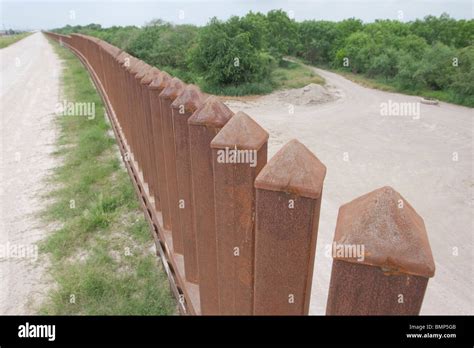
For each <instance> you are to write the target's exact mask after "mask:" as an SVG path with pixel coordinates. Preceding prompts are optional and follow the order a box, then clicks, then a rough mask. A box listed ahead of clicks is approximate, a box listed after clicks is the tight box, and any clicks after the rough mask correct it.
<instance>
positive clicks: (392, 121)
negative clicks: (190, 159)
mask: <svg viewBox="0 0 474 348" xmlns="http://www.w3.org/2000/svg"><path fill="white" fill-rule="evenodd" d="M315 70H316V71H317V73H318V74H320V75H321V76H323V77H324V78H325V79H326V82H327V84H328V85H329V90H331V91H333V92H335V93H336V94H337V96H338V97H339V98H338V99H337V100H336V101H333V102H328V103H324V104H312V105H306V106H304V105H303V106H298V105H294V106H292V105H289V104H288V102H283V103H282V102H281V99H280V100H278V99H277V98H275V97H273V96H267V97H263V98H261V99H260V100H257V101H251V102H238V101H229V102H228V103H227V104H228V105H229V106H230V107H231V108H232V109H233V110H234V111H238V110H242V111H244V112H246V113H248V114H249V115H250V116H252V117H253V118H254V119H255V120H257V121H258V122H259V123H260V125H262V126H263V127H264V128H265V129H266V130H267V131H269V133H270V139H269V157H270V156H272V155H273V154H274V153H275V152H276V151H277V150H279V149H280V147H281V146H282V145H283V144H284V143H286V142H287V141H288V140H290V139H292V138H297V139H298V140H299V141H301V142H302V143H303V144H305V145H306V146H307V147H308V148H310V149H311V150H312V151H313V152H314V153H315V154H316V155H317V156H318V157H319V159H320V160H321V161H322V162H323V163H324V164H325V165H326V166H327V175H326V180H325V185H324V193H323V202H322V206H321V220H320V225H319V235H318V242H317V243H318V245H317V255H316V263H315V271H314V278H313V291H312V297H311V309H310V313H312V314H324V312H325V307H326V300H327V289H328V286H329V279H330V271H331V264H332V259H331V258H329V257H327V256H325V248H326V246H327V245H328V244H330V243H332V238H333V235H334V230H335V224H336V218H337V213H338V209H339V206H340V205H342V204H344V203H347V202H349V201H351V200H352V199H354V198H356V197H358V196H360V195H362V194H364V193H367V192H370V191H372V190H374V189H376V188H379V187H382V186H385V185H390V186H392V187H393V188H395V189H396V190H397V191H398V192H400V193H401V194H402V196H404V197H405V199H407V200H408V202H410V203H411V204H412V205H413V207H414V208H415V209H416V210H417V211H418V213H419V214H420V215H421V216H422V217H423V218H424V220H425V225H426V228H427V231H428V235H429V239H430V243H431V248H432V250H433V256H434V259H435V262H436V274H435V277H434V278H433V279H432V280H430V282H429V284H428V289H427V292H426V296H425V301H424V303H423V307H422V313H423V314H473V313H474V308H473V304H474V302H473V295H472V294H473V292H472V289H473V284H472V283H473V264H474V260H473V230H474V229H473V218H472V216H473V209H472V203H473V185H474V181H473V120H474V115H473V110H472V109H469V108H465V107H460V106H455V105H451V104H446V103H441V104H440V105H439V106H432V105H425V104H421V105H420V106H419V114H418V115H419V117H417V115H416V114H417V113H416V105H415V104H413V106H415V108H414V109H413V110H412V111H414V112H413V113H412V114H411V115H408V116H395V115H394V113H392V116H383V115H382V113H383V112H382V109H383V108H384V105H385V106H387V105H394V103H395V104H398V103H403V102H410V103H417V102H418V101H419V98H418V97H412V96H405V95H402V94H394V93H387V92H383V91H377V90H372V89H368V88H364V87H361V86H359V85H357V84H355V83H353V82H351V81H349V80H347V79H345V78H343V77H341V76H339V75H337V74H334V73H331V72H326V71H323V70H319V69H315ZM384 103H385V104H384ZM389 103H391V104H389ZM398 105H401V104H398ZM293 108H294V112H293V113H292V111H293V110H292V109H293ZM456 156H457V157H456ZM456 159H457V160H456Z"/></svg>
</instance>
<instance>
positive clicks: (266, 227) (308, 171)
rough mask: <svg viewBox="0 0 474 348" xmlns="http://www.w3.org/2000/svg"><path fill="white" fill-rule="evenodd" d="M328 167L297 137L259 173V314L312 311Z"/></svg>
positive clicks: (257, 296) (257, 285)
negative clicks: (314, 271)
mask: <svg viewBox="0 0 474 348" xmlns="http://www.w3.org/2000/svg"><path fill="white" fill-rule="evenodd" d="M325 175H326V167H325V166H324V165H323V164H322V163H321V162H320V161H319V160H318V158H317V157H316V156H315V155H314V154H313V153H311V151H309V150H308V149H307V148H306V147H305V146H304V145H303V144H301V143H300V142H298V141H297V140H292V141H290V142H289V143H288V144H286V145H285V146H283V148H281V149H280V151H278V152H277V153H276V154H275V156H273V157H272V158H271V160H270V161H269V162H268V164H267V165H266V166H265V167H264V168H263V169H262V171H261V172H260V174H259V175H258V177H257V179H256V180H255V187H256V188H257V200H256V229H255V242H256V243H255V303H254V314H256V315H302V314H308V311H309V302H310V295H311V282H312V276H313V264H314V257H315V249H316V239H317V234H318V224H319V211H320V207H321V199H322V188H323V181H324V177H325Z"/></svg>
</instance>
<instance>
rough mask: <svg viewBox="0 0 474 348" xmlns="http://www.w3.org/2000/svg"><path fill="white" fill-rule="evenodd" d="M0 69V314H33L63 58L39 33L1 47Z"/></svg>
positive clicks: (40, 281) (41, 278)
mask: <svg viewBox="0 0 474 348" xmlns="http://www.w3.org/2000/svg"><path fill="white" fill-rule="evenodd" d="M0 69H1V71H0V77H1V78H0V111H1V112H0V114H1V116H0V138H1V141H0V147H1V148H0V156H1V157H0V184H1V186H0V214H1V215H0V314H30V313H34V308H35V307H36V306H37V305H38V303H39V302H40V300H41V298H42V297H43V296H44V294H45V291H46V289H47V284H48V283H49V282H48V280H47V279H46V276H45V272H44V270H45V267H46V266H45V260H42V259H37V257H36V256H37V253H36V252H37V249H36V248H35V246H36V245H37V242H38V241H39V240H41V239H42V238H43V237H44V236H45V233H46V231H47V228H46V227H45V226H42V225H41V223H40V222H39V219H38V218H37V217H36V215H37V213H38V212H39V211H41V208H42V206H43V203H42V200H41V198H40V197H39V196H40V195H41V194H42V193H45V189H44V185H45V182H44V179H45V178H46V176H47V175H48V173H49V171H50V170H51V168H53V167H55V166H56V165H57V163H56V160H55V159H53V158H52V156H51V153H52V152H53V151H54V142H55V139H56V130H55V127H54V125H53V118H54V111H55V107H56V104H57V103H58V100H59V78H58V76H59V73H60V62H59V60H58V58H57V56H56V54H55V53H54V52H53V49H52V47H51V46H50V45H49V43H48V42H47V40H46V38H45V37H44V36H43V35H42V34H41V33H36V34H33V35H31V36H29V37H27V38H25V39H23V40H21V41H19V42H17V43H15V44H13V45H11V46H9V47H6V48H4V49H1V50H0ZM2 246H3V255H2V254H1V251H2ZM7 249H8V251H7ZM15 249H16V250H15ZM20 250H23V251H25V252H24V253H23V254H22V253H20ZM19 256H21V257H19Z"/></svg>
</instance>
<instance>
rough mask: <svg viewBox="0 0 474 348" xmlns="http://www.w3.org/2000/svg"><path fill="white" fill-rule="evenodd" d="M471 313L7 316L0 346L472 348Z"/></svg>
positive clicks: (2, 319)
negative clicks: (413, 347) (402, 347)
mask: <svg viewBox="0 0 474 348" xmlns="http://www.w3.org/2000/svg"><path fill="white" fill-rule="evenodd" d="M473 328H474V326H473V325H472V317H460V316H419V317H327V316H326V317H324V316H308V317H189V316H188V317H187V316H173V317H133V316H123V317H91V316H87V317H86V316H67V317H66V316H61V317H56V316H3V317H0V347H1V348H8V347H10V346H17V345H21V346H25V345H34V346H48V345H51V346H53V345H57V344H61V345H64V344H66V345H67V344H100V345H104V344H114V345H117V344H130V345H134V346H136V345H138V344H190V345H191V344H194V345H195V344H207V345H208V344H219V345H223V344H230V343H254V344H255V343H257V344H291V345H295V344H310V345H315V344H316V345H317V344H344V345H359V344H364V345H366V344H377V345H380V344H391V345H399V344H404V345H405V344H408V345H417V346H419V345H429V346H433V345H438V344H443V345H448V346H450V347H451V346H469V347H472V343H473V342H474V340H473Z"/></svg>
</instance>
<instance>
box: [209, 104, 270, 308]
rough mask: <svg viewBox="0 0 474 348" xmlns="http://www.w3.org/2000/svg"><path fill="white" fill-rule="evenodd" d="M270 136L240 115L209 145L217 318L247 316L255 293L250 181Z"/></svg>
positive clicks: (259, 166)
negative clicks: (210, 151) (214, 238)
mask: <svg viewBox="0 0 474 348" xmlns="http://www.w3.org/2000/svg"><path fill="white" fill-rule="evenodd" d="M268 136H269V135H268V133H267V132H266V131H265V130H264V129H263V128H262V127H260V126H259V125H258V124H257V123H256V122H255V121H254V120H252V119H251V118H250V117H249V116H248V115H246V114H245V113H243V112H238V113H237V114H235V115H234V117H232V118H231V119H230V121H229V122H227V124H226V125H225V126H224V127H223V128H222V130H221V131H220V132H219V134H217V136H216V137H215V138H214V139H213V141H212V142H211V147H212V152H213V170H214V196H215V214H216V217H215V220H216V239H217V273H218V293H219V313H220V314H223V315H251V314H252V313H253V288H254V269H253V266H254V253H255V249H254V244H255V235H254V233H255V232H254V228H255V224H254V217H255V188H254V181H255V178H256V177H257V175H258V173H259V172H260V171H261V169H262V168H263V166H264V165H265V164H266V163H267V143H268Z"/></svg>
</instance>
